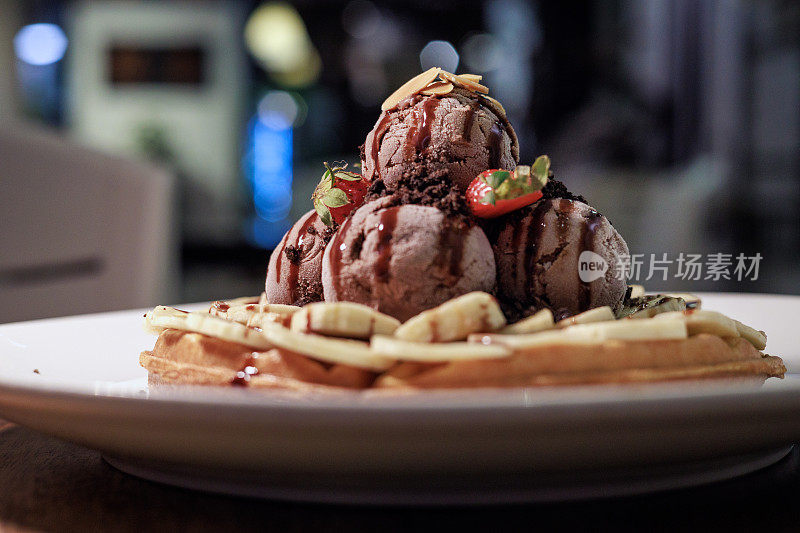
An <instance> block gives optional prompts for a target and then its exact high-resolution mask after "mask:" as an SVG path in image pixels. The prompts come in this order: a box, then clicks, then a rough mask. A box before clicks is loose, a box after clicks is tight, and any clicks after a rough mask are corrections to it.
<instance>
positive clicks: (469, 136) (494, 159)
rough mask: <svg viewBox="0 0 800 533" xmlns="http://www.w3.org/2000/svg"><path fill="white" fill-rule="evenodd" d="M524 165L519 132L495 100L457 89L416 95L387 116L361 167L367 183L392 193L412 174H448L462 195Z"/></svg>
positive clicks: (369, 137) (365, 149)
mask: <svg viewBox="0 0 800 533" xmlns="http://www.w3.org/2000/svg"><path fill="white" fill-rule="evenodd" d="M518 161H519V146H518V143H517V135H516V133H515V132H514V128H512V127H511V124H510V123H509V122H508V119H507V118H506V115H505V112H504V111H503V110H502V109H501V108H500V107H499V106H497V104H495V103H494V102H492V101H491V100H488V99H487V98H485V97H483V96H481V95H479V94H476V93H473V92H470V91H467V90H465V89H460V88H456V89H453V90H452V91H451V92H450V93H448V94H446V95H443V96H436V95H434V96H425V95H421V94H416V95H413V96H410V97H408V98H406V99H404V100H402V101H401V102H400V103H399V104H398V105H397V106H395V107H393V108H392V109H389V110H388V111H384V112H382V113H381V116H380V117H379V118H378V122H377V123H376V124H375V127H373V128H372V131H371V132H369V134H368V135H367V140H366V142H365V144H364V146H363V152H362V157H361V165H362V169H363V173H364V176H365V178H366V179H367V180H369V181H373V180H377V179H382V180H384V181H385V182H386V185H387V186H388V187H389V188H394V187H395V186H396V184H397V182H398V181H400V180H402V179H403V177H404V176H407V175H409V174H415V175H419V174H421V173H433V172H436V171H440V170H442V169H446V170H447V172H448V174H449V177H450V180H451V181H452V182H453V184H454V185H456V186H457V187H458V188H459V189H460V190H461V191H466V190H467V187H468V186H469V184H470V182H471V181H472V180H473V179H475V176H477V175H478V174H479V173H481V172H483V171H484V170H487V169H490V168H504V169H513V168H514V167H515V166H516V164H517V162H518Z"/></svg>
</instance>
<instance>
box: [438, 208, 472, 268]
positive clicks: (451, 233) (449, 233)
mask: <svg viewBox="0 0 800 533" xmlns="http://www.w3.org/2000/svg"><path fill="white" fill-rule="evenodd" d="M465 237H466V236H465V235H464V234H463V232H461V231H459V228H458V226H457V225H456V224H452V223H448V222H447V221H445V223H443V224H442V231H441V233H440V235H439V252H438V255H437V257H436V264H437V265H439V266H440V267H441V268H442V273H443V274H444V275H445V276H446V279H447V281H448V282H449V283H455V282H456V281H458V280H459V279H460V278H461V276H462V275H463V273H464V272H463V269H462V265H461V262H462V259H463V258H464V239H465Z"/></svg>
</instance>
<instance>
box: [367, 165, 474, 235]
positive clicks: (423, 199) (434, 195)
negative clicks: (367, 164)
mask: <svg viewBox="0 0 800 533" xmlns="http://www.w3.org/2000/svg"><path fill="white" fill-rule="evenodd" d="M428 167H429V165H427V164H426V163H424V162H422V161H419V160H416V161H415V162H414V164H412V165H411V166H410V168H409V169H408V170H407V171H406V172H405V173H404V175H403V178H402V179H401V180H400V181H399V182H398V183H397V184H396V185H395V186H394V187H393V188H392V187H387V186H386V183H385V182H384V181H382V180H378V181H375V182H374V183H373V184H372V185H371V186H370V188H369V190H368V191H367V195H366V198H365V199H364V202H365V203H367V202H370V201H372V200H376V199H378V198H383V197H386V196H389V197H391V201H390V204H389V205H405V204H416V205H425V206H430V207H435V208H437V209H439V210H440V211H442V212H444V213H445V214H446V215H448V216H456V215H459V216H463V217H466V218H467V219H469V220H470V221H471V220H472V216H471V211H470V209H469V205H468V204H467V200H466V197H465V195H464V194H463V193H462V192H461V191H459V190H458V189H457V188H455V187H454V186H453V184H452V182H451V181H450V178H449V176H448V172H447V169H444V168H441V167H439V168H437V169H436V170H432V169H430V168H428Z"/></svg>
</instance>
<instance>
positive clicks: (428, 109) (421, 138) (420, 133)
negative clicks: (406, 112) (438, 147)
mask: <svg viewBox="0 0 800 533" xmlns="http://www.w3.org/2000/svg"><path fill="white" fill-rule="evenodd" d="M440 102H441V100H439V99H438V98H428V99H427V100H425V101H424V102H422V108H416V110H415V115H416V117H415V118H416V123H417V124H419V126H418V127H415V128H413V130H414V134H413V141H414V146H415V147H416V148H417V151H418V152H422V151H423V150H425V149H426V148H427V147H428V145H429V144H430V142H431V126H432V125H433V122H434V120H435V119H436V115H435V111H436V108H437V107H439V103H440Z"/></svg>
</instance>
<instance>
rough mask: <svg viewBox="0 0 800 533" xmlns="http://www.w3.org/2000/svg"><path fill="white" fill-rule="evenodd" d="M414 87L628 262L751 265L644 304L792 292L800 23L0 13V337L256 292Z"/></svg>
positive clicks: (331, 7) (796, 253) (576, 14)
mask: <svg viewBox="0 0 800 533" xmlns="http://www.w3.org/2000/svg"><path fill="white" fill-rule="evenodd" d="M434 65H436V66H441V67H443V68H445V69H446V70H450V71H457V72H459V73H460V72H473V73H478V74H482V75H483V76H484V83H485V84H486V85H488V86H489V87H490V89H491V93H490V94H491V95H493V96H494V97H495V98H497V99H499V100H500V101H501V102H502V103H503V104H504V106H505V108H506V110H507V112H508V115H509V118H510V119H511V122H512V123H513V124H514V126H515V129H516V131H517V134H518V136H519V138H520V144H521V159H522V161H524V162H530V161H532V160H533V159H534V158H535V157H536V155H538V154H540V153H548V154H549V155H550V156H551V158H552V160H553V162H554V170H555V172H556V176H557V177H558V178H559V179H561V180H562V181H564V182H565V183H566V184H567V186H568V187H569V188H570V189H572V190H573V191H576V192H578V193H581V194H583V195H584V196H585V197H586V198H587V199H588V200H589V202H590V203H592V204H593V205H594V206H595V207H597V208H598V209H599V210H600V211H601V212H603V213H604V214H606V215H608V217H609V218H610V219H611V220H612V221H613V223H614V225H615V226H616V227H617V229H618V230H619V231H620V233H621V234H622V235H623V236H624V237H625V238H626V240H627V242H628V244H629V246H630V248H631V251H632V252H633V253H640V254H645V255H646V256H647V255H648V254H656V255H657V256H658V257H661V256H662V254H665V253H666V254H668V255H669V257H670V258H671V259H674V258H676V257H677V255H678V254H679V253H681V252H684V253H695V254H710V253H725V254H732V255H733V256H735V255H737V254H740V253H744V254H746V255H748V256H753V255H755V254H756V253H759V254H761V256H762V257H763V259H762V260H761V263H760V271H759V273H758V277H757V279H755V280H752V279H747V280H744V281H737V280H736V279H731V280H724V279H722V280H716V281H715V280H704V279H700V280H689V281H686V280H682V279H678V278H676V277H674V276H673V275H672V274H673V273H674V272H675V270H674V266H673V267H671V270H670V276H669V277H668V279H666V280H664V279H662V276H661V275H660V274H659V275H657V276H655V278H654V279H652V280H649V281H648V280H646V279H645V278H646V274H647V272H646V271H645V272H643V275H644V276H643V277H642V278H641V279H640V280H639V281H641V282H644V283H645V284H646V285H647V286H648V288H653V289H672V290H690V291H699V290H719V291H747V292H768V293H794V294H800V267H798V261H800V209H798V207H799V206H800V5H799V4H798V3H797V2H790V1H788V0H785V1H784V0H762V1H750V2H748V1H744V0H616V1H567V2H545V1H539V2H525V1H522V0H486V1H469V0H439V1H437V2H427V1H421V0H404V1H402V2H400V1H391V2H377V1H369V0H349V1H319V0H318V1H311V0H306V1H297V2H291V3H284V2H265V3H262V2H258V1H247V2H245V1H242V2H232V1H170V0H161V1H157V2H156V1H134V0H124V1H109V2H90V1H15V0H0V301H2V303H3V305H2V306H0V322H3V321H12V320H24V319H29V318H38V317H47V316H56V315H62V314H78V313H86V312H93V311H104V310H110V309H121V308H130V307H139V306H150V305H153V304H156V303H165V304H166V303H176V302H186V301H200V300H209V299H220V298H227V297H233V296H243V295H253V294H257V293H259V292H260V291H261V290H263V280H264V275H265V271H266V265H267V260H268V257H269V253H270V251H271V250H272V248H273V247H274V246H275V245H276V244H277V242H278V240H279V239H280V238H281V236H282V234H283V233H284V231H286V230H287V229H288V228H289V226H290V225H291V223H292V222H293V221H294V220H296V219H297V218H299V217H300V216H301V215H302V213H304V212H305V211H307V210H308V209H310V208H311V205H310V201H309V196H310V194H311V191H312V190H313V188H314V186H315V185H316V183H317V182H318V180H319V177H320V175H321V173H322V170H323V167H322V162H323V161H333V160H342V159H343V160H346V161H349V162H350V163H356V162H358V146H359V145H360V144H361V143H363V142H364V138H365V136H366V134H367V132H368V131H369V130H370V129H371V128H372V126H373V124H374V123H375V121H376V119H377V117H378V113H379V110H380V109H379V106H380V103H381V102H382V101H383V99H384V98H385V97H386V96H388V94H389V93H391V92H392V91H393V90H394V89H395V88H396V87H397V86H399V85H400V84H402V83H403V82H404V81H406V80H407V79H408V78H410V77H412V76H413V75H415V74H417V73H418V72H419V71H420V70H422V69H427V68H429V67H430V66H434ZM645 270H646V269H645ZM751 277H752V276H751Z"/></svg>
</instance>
